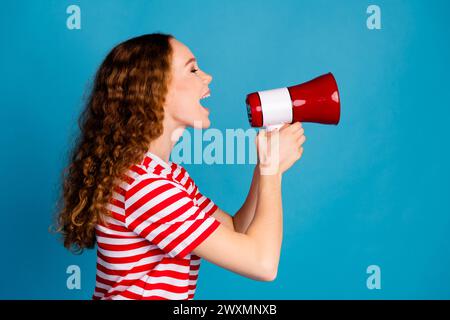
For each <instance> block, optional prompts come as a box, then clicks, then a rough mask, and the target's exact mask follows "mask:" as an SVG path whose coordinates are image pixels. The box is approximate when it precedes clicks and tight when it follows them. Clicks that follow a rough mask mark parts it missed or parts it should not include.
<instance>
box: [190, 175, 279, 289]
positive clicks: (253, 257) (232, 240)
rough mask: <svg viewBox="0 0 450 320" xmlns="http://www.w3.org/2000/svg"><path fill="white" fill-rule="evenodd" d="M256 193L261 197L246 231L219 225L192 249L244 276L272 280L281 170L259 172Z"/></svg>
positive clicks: (276, 256) (277, 248)
mask: <svg viewBox="0 0 450 320" xmlns="http://www.w3.org/2000/svg"><path fill="white" fill-rule="evenodd" d="M257 195H258V198H259V199H261V200H260V201H259V202H258V204H257V207H256V212H255V217H254V219H253V221H252V222H251V223H250V226H249V228H248V231H247V233H246V234H244V233H239V232H235V231H233V230H231V229H230V228H227V227H226V226H223V225H220V226H219V227H218V228H217V230H216V231H215V232H213V233H212V234H211V235H210V236H209V237H208V238H207V239H206V240H205V241H203V242H202V243H201V244H200V245H198V246H197V247H196V248H195V249H194V250H193V252H194V253H195V254H196V255H198V256H200V257H202V258H204V259H206V260H208V261H210V262H212V263H214V264H216V265H219V266H221V267H223V268H225V269H228V270H230V271H233V272H236V273H239V274H241V275H244V276H246V277H249V278H252V279H255V280H260V281H272V280H274V279H275V277H276V273H277V271H276V270H277V266H278V259H279V256H280V249H281V239H282V225H283V222H282V207H281V174H277V175H270V176H269V175H267V176H261V178H260V183H259V186H258V190H257Z"/></svg>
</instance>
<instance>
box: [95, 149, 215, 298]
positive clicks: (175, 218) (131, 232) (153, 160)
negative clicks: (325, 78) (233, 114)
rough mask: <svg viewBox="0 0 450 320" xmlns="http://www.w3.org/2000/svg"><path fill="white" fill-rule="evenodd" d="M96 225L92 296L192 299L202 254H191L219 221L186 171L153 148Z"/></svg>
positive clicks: (129, 174)
mask: <svg viewBox="0 0 450 320" xmlns="http://www.w3.org/2000/svg"><path fill="white" fill-rule="evenodd" d="M108 209H109V210H110V212H111V217H107V219H106V223H104V224H102V223H99V224H97V226H96V236H97V276H96V287H95V291H94V295H93V299H170V300H192V299H193V298H194V294H195V288H196V284H197V278H198V272H199V268H200V261H201V258H200V257H199V256H196V255H195V254H194V253H192V250H193V249H195V248H196V247H197V246H198V245H199V244H200V243H201V242H202V241H203V240H205V239H206V238H207V237H208V236H209V235H210V234H211V233H212V232H213V231H214V230H216V229H217V227H218V226H219V225H220V222H219V221H218V220H216V219H215V218H214V217H213V216H212V214H213V213H214V212H215V211H216V209H217V206H216V205H215V204H214V203H213V202H212V201H211V200H210V199H208V198H206V197H205V196H203V195H202V194H201V193H200V192H199V190H198V188H197V186H196V185H195V183H194V181H193V180H192V178H191V177H190V176H189V174H188V173H187V171H186V170H185V169H184V168H183V167H182V166H180V165H178V164H176V163H172V162H165V161H163V160H162V159H160V158H159V157H158V156H156V155H155V154H153V153H151V152H147V153H146V154H145V156H144V158H143V161H142V162H141V163H140V164H138V165H133V166H131V167H130V170H128V172H127V173H126V175H125V176H124V180H123V181H122V182H121V184H120V185H117V186H116V187H115V188H114V192H113V196H112V198H111V200H110V204H109V206H108Z"/></svg>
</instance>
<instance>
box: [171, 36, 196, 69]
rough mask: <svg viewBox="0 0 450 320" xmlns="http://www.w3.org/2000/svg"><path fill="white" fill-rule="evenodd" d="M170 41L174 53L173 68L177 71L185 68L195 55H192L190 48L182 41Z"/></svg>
mask: <svg viewBox="0 0 450 320" xmlns="http://www.w3.org/2000/svg"><path fill="white" fill-rule="evenodd" d="M170 41H171V45H172V51H173V56H172V65H173V68H175V69H180V68H184V65H185V64H186V62H187V61H188V60H189V59H191V58H194V55H193V54H192V52H191V50H189V48H188V47H187V46H186V45H184V44H183V43H181V42H180V41H178V40H176V39H170Z"/></svg>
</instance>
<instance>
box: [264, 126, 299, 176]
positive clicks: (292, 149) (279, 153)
mask: <svg viewBox="0 0 450 320" xmlns="http://www.w3.org/2000/svg"><path fill="white" fill-rule="evenodd" d="M305 141H306V136H305V135H304V129H303V128H302V125H301V123H300V122H295V123H293V124H285V125H283V126H282V127H281V128H280V129H279V130H275V131H270V132H267V131H266V130H264V129H262V130H260V132H259V133H258V136H257V137H256V147H257V150H258V165H259V168H260V172H261V174H262V175H273V174H283V173H284V172H285V171H286V170H288V169H289V168H290V167H291V166H292V165H293V164H294V163H295V162H296V161H297V160H299V159H300V158H301V157H302V154H303V147H302V145H303V143H304V142H305Z"/></svg>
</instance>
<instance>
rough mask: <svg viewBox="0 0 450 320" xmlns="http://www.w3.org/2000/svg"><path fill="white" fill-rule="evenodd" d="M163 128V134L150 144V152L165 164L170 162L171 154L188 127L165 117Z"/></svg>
mask: <svg viewBox="0 0 450 320" xmlns="http://www.w3.org/2000/svg"><path fill="white" fill-rule="evenodd" d="M163 128H164V129H163V133H162V134H161V135H160V136H159V137H158V138H156V139H154V140H153V141H152V142H151V143H150V147H149V149H148V150H149V151H150V152H151V153H153V154H155V155H157V156H158V157H160V158H161V159H162V160H164V161H165V162H169V158H170V153H171V152H172V149H173V147H174V145H175V144H176V143H177V141H178V139H179V138H180V137H181V135H182V134H183V131H184V129H185V128H186V127H185V126H182V125H179V124H177V123H175V122H174V121H172V120H171V119H169V117H164V120H163Z"/></svg>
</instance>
